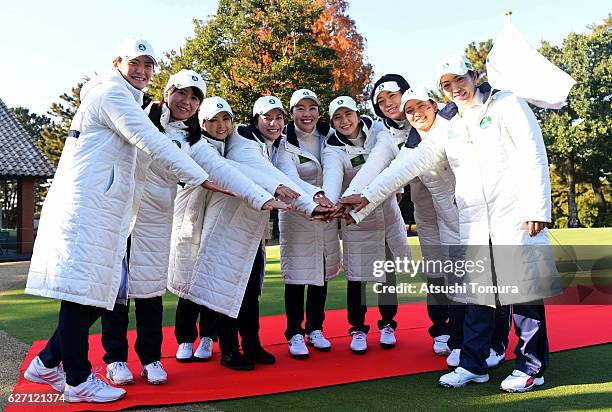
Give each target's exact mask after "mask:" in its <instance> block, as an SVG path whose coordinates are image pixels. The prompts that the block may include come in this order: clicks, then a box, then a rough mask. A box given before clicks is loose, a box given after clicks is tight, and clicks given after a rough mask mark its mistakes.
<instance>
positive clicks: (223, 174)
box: [168, 96, 286, 362]
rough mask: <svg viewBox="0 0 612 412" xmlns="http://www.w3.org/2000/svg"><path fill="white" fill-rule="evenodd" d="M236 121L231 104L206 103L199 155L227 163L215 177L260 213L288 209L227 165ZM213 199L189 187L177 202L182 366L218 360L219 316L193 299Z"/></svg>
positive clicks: (175, 264) (177, 330) (177, 326)
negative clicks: (193, 282) (227, 145)
mask: <svg viewBox="0 0 612 412" xmlns="http://www.w3.org/2000/svg"><path fill="white" fill-rule="evenodd" d="M233 118H234V114H233V112H232V109H231V107H230V105H229V103H228V102H227V101H225V100H224V99H222V98H221V97H218V96H213V97H209V98H206V99H204V101H203V102H202V106H201V107H200V111H199V122H200V125H201V127H202V138H201V140H199V142H198V144H196V145H195V146H194V149H195V150H196V151H198V152H199V151H206V152H209V153H210V154H209V156H212V157H215V158H216V159H218V160H221V164H220V165H219V166H218V167H214V168H209V169H210V170H211V177H212V178H214V179H215V180H216V181H217V182H218V183H219V184H220V185H221V186H223V187H226V188H228V190H231V191H232V192H233V193H235V194H236V197H237V198H239V199H242V200H243V201H245V202H247V203H248V204H249V205H250V206H251V207H252V208H253V209H254V210H270V209H271V208H272V207H275V208H283V207H286V205H285V204H284V203H282V202H280V201H276V200H274V196H272V195H271V194H270V193H268V192H267V191H266V190H264V189H263V188H262V187H261V186H259V185H258V184H256V183H255V182H253V181H252V180H251V179H250V178H249V177H247V176H246V175H245V174H243V173H242V172H241V171H240V164H238V163H236V162H234V161H231V160H227V159H225V155H226V150H225V143H226V139H227V137H228V136H229V135H230V133H231V132H232V121H233ZM211 197H212V192H210V191H208V190H204V189H202V188H199V187H186V186H185V187H179V189H178V194H177V197H176V201H175V207H174V221H173V226H172V247H171V252H170V266H169V268H168V289H169V290H170V291H171V292H172V293H174V294H176V295H177V296H179V300H178V304H177V307H176V318H175V323H174V335H175V336H176V340H177V343H178V344H179V347H178V350H177V352H176V359H177V360H178V361H179V362H188V361H191V360H195V361H206V360H209V359H210V358H211V356H212V342H213V336H216V334H217V332H216V316H215V312H214V311H212V310H211V309H209V308H207V307H206V306H203V305H200V304H197V303H195V302H192V301H191V300H189V299H188V291H189V287H190V284H191V273H192V271H193V266H194V264H195V260H196V258H197V253H198V250H199V247H200V239H201V238H202V225H203V221H204V215H205V213H206V208H207V205H208V203H209V201H210V199H211ZM198 316H199V317H200V322H199V336H200V343H199V344H198V347H197V348H196V350H195V351H194V350H193V347H194V342H195V340H196V338H197V337H198V328H197V326H196V323H197V320H198Z"/></svg>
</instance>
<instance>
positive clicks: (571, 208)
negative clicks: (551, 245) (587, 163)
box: [566, 159, 582, 228]
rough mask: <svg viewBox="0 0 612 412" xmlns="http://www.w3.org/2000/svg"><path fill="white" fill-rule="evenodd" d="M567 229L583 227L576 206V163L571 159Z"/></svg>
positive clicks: (568, 173)
mask: <svg viewBox="0 0 612 412" xmlns="http://www.w3.org/2000/svg"><path fill="white" fill-rule="evenodd" d="M566 176H567V186H568V190H567V227H569V228H577V227H581V226H582V224H581V223H580V219H579V218H578V207H577V205H576V170H575V168H574V161H573V160H571V159H570V161H569V162H568V169H567V173H566Z"/></svg>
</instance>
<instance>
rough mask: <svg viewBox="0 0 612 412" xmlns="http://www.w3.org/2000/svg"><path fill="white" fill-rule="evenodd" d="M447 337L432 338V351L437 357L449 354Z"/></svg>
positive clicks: (448, 337)
mask: <svg viewBox="0 0 612 412" xmlns="http://www.w3.org/2000/svg"><path fill="white" fill-rule="evenodd" d="M449 339H450V336H449V335H440V336H436V337H435V338H434V344H433V351H434V353H435V354H436V355H438V356H446V355H449V354H450V353H451V350H450V348H449V347H448V340H449Z"/></svg>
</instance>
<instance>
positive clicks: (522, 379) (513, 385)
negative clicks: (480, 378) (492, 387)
mask: <svg viewBox="0 0 612 412" xmlns="http://www.w3.org/2000/svg"><path fill="white" fill-rule="evenodd" d="M540 385H544V376H540V377H539V378H536V377H534V376H530V375H527V374H526V373H525V372H521V371H519V370H517V369H515V370H513V371H512V373H511V374H510V375H509V376H508V377H507V378H506V379H504V380H503V381H502V383H501V386H500V389H501V390H503V391H506V392H527V391H530V390H532V389H533V388H534V386H540Z"/></svg>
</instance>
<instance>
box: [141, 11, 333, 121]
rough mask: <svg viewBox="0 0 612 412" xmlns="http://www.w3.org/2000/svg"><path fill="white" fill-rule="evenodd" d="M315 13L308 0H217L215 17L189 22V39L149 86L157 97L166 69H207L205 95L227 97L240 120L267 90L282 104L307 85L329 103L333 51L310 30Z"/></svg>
mask: <svg viewBox="0 0 612 412" xmlns="http://www.w3.org/2000/svg"><path fill="white" fill-rule="evenodd" d="M320 14H321V8H320V7H317V6H316V5H315V6H313V4H312V3H311V2H310V1H308V0H274V1H261V0H239V1H229V0H221V1H220V2H219V6H218V9H217V13H216V14H215V15H214V16H211V17H210V18H209V19H208V20H207V21H201V20H195V21H194V24H195V33H194V36H193V38H190V39H188V40H187V42H186V44H185V46H184V47H182V48H181V49H180V50H179V51H177V52H173V53H171V54H169V55H168V57H169V61H168V62H167V63H166V64H165V65H163V66H162V73H161V74H160V75H158V76H156V78H155V79H154V86H153V87H152V88H151V91H152V92H153V93H156V94H157V96H158V97H159V96H160V90H162V89H163V87H164V85H165V83H166V81H167V78H168V76H169V74H170V73H174V72H176V71H178V70H180V69H181V68H193V69H194V70H196V71H198V72H200V73H207V75H208V77H209V79H210V80H209V81H208V82H207V85H208V92H207V94H208V95H209V96H212V95H220V96H222V97H224V98H225V99H226V100H228V101H229V103H230V104H231V106H232V108H233V110H234V112H235V113H236V114H237V119H238V120H239V121H243V122H244V121H247V120H248V119H249V118H250V117H251V109H252V106H253V103H254V102H255V100H256V99H257V98H258V97H259V96H262V95H266V94H273V95H275V96H277V97H279V98H280V99H281V100H282V101H283V102H285V104H287V102H288V101H289V98H290V96H291V93H292V92H293V91H294V90H296V89H299V88H309V89H312V90H314V91H315V92H316V93H317V94H318V95H319V97H320V98H321V100H322V101H323V102H329V101H331V99H332V98H333V97H334V95H333V93H334V92H333V90H332V88H331V87H330V85H331V84H333V78H332V68H333V64H334V62H335V60H336V55H335V52H334V50H333V49H331V48H330V47H326V46H324V45H321V44H320V43H319V42H317V41H316V40H315V38H314V37H313V35H312V27H313V26H314V24H315V21H316V19H317V18H318V17H319V15H320Z"/></svg>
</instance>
